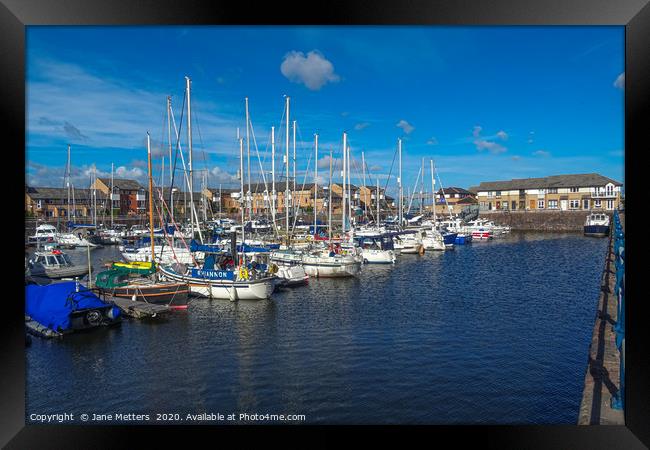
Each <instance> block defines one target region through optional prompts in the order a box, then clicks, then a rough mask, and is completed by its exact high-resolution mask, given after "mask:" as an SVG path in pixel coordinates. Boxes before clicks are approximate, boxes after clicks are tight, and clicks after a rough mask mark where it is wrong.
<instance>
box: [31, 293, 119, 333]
mask: <svg viewBox="0 0 650 450" xmlns="http://www.w3.org/2000/svg"><path fill="white" fill-rule="evenodd" d="M75 285H76V283H75V282H74V281H68V282H64V283H52V284H48V285H45V286H39V285H37V284H29V285H27V286H25V314H27V315H29V316H30V317H31V318H32V319H34V320H36V321H37V322H39V323H40V324H41V325H44V326H46V327H48V328H51V329H52V330H55V331H59V330H67V329H68V328H70V313H72V312H73V311H77V310H82V309H92V308H101V307H104V306H107V303H104V302H103V301H102V300H101V299H100V298H99V297H97V295H95V294H94V293H93V292H90V291H87V290H86V288H85V287H84V286H82V285H79V292H75Z"/></svg>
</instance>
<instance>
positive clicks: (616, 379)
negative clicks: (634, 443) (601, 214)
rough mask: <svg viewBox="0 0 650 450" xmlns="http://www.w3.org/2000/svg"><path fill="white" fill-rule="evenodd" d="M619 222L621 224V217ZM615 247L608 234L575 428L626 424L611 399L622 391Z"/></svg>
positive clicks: (620, 410)
mask: <svg viewBox="0 0 650 450" xmlns="http://www.w3.org/2000/svg"><path fill="white" fill-rule="evenodd" d="M621 219H622V223H623V224H624V216H623V215H622V214H621ZM614 248H615V245H614V239H613V238H612V235H611V233H610V237H609V246H608V248H607V255H606V257H605V264H604V267H603V273H602V276H601V281H600V292H599V296H598V306H597V308H596V314H595V321H594V327H593V331H592V337H591V344H590V346H589V356H588V360H587V370H586V374H585V384H584V390H583V393H582V401H581V402H580V410H579V411H578V421H577V422H578V425H624V424H625V417H624V412H623V409H615V408H613V407H612V400H613V397H615V396H616V395H617V394H620V393H619V390H620V389H621V379H620V378H621V377H620V374H621V372H620V362H621V357H620V353H619V350H618V348H617V346H616V331H615V329H614V327H615V325H616V323H617V321H618V320H619V318H618V304H617V300H618V298H617V293H616V270H617V269H616V262H615V259H616V256H615V254H614ZM624 351H625V348H624V347H623V352H624Z"/></svg>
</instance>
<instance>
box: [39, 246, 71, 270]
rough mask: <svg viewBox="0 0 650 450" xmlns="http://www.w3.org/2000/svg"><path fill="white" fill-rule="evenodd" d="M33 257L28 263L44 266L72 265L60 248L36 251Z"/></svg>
mask: <svg viewBox="0 0 650 450" xmlns="http://www.w3.org/2000/svg"><path fill="white" fill-rule="evenodd" d="M34 256H35V258H34V259H32V260H31V261H30V265H32V266H35V265H42V266H44V267H68V266H72V265H74V264H73V263H72V260H71V259H70V257H69V256H68V255H66V254H65V253H63V252H62V251H61V250H52V251H51V252H36V253H35V254H34Z"/></svg>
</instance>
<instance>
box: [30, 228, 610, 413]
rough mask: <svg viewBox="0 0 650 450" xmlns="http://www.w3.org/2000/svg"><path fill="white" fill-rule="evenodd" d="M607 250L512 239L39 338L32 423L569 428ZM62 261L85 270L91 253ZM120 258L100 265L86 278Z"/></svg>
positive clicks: (545, 238)
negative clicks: (261, 297) (84, 419)
mask: <svg viewBox="0 0 650 450" xmlns="http://www.w3.org/2000/svg"><path fill="white" fill-rule="evenodd" d="M606 247H607V240H606V239H594V238H586V237H583V236H582V235H580V234H575V233H567V234H557V233H554V234H550V233H517V232H513V233H512V234H511V235H509V236H508V237H505V238H502V239H495V240H493V241H491V242H475V243H473V244H471V245H466V246H457V248H456V250H455V251H450V252H445V253H434V252H428V253H426V254H425V255H424V256H418V255H403V256H400V257H398V261H397V263H396V264H395V265H394V266H381V265H374V266H373V265H366V266H365V267H364V268H363V271H362V274H361V276H359V277H358V278H354V279H339V280H332V279H320V280H318V279H312V280H310V282H309V285H307V286H304V287H298V288H294V289H291V290H284V291H281V292H276V293H274V295H273V298H272V299H271V300H267V301H259V302H245V301H240V302H238V303H231V302H229V301H224V300H212V301H210V300H207V299H202V298H196V299H194V300H193V302H192V303H191V304H190V307H189V309H188V310H187V311H178V312H175V313H174V314H173V315H172V316H171V317H170V319H169V320H166V321H164V322H151V321H136V320H130V319H126V320H124V321H123V323H121V324H120V325H117V326H115V327H111V328H103V329H100V330H95V331H93V332H89V333H82V334H76V335H70V336H66V337H65V338H64V339H63V340H59V341H57V340H43V339H39V338H34V339H33V342H32V345H31V346H30V347H28V348H26V364H27V395H26V409H27V420H28V421H29V416H30V414H32V413H36V414H51V413H65V412H67V413H74V414H75V415H76V417H78V415H79V414H82V413H86V414H91V415H92V414H93V413H97V414H115V413H124V414H126V413H136V414H149V415H150V416H151V417H152V419H153V418H154V417H155V415H156V413H172V414H174V413H179V414H180V415H181V417H182V418H184V417H185V415H186V414H187V413H192V414H196V413H215V414H216V413H222V414H225V415H227V414H229V413H237V414H239V413H250V414H255V413H258V414H266V413H269V414H304V415H305V416H306V422H307V423H328V424H365V423H396V424H399V423H423V424H531V423H534V424H575V423H576V420H577V415H578V408H579V405H580V400H581V396H582V388H583V383H584V376H585V370H586V367H587V366H586V365H587V355H588V348H589V343H590V340H591V330H592V327H593V324H594V317H595V316H594V315H595V311H596V303H597V298H598V290H599V286H598V285H599V279H600V276H601V272H602V268H603V264H604V257H605V252H606ZM69 253H71V256H73V258H75V259H77V260H79V261H85V257H86V253H85V250H83V251H81V250H76V251H70V252H69ZM117 257H119V253H118V252H117V249H116V248H114V247H107V248H103V249H98V250H94V251H93V252H92V259H93V262H94V270H93V271H95V270H98V269H101V263H102V262H103V261H107V260H111V259H115V258H117ZM89 423H92V422H89ZM147 423H153V421H152V422H147ZM185 423H187V422H185ZM211 423H213V422H211ZM289 423H296V422H289Z"/></svg>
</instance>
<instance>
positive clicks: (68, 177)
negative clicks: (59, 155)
mask: <svg viewBox="0 0 650 450" xmlns="http://www.w3.org/2000/svg"><path fill="white" fill-rule="evenodd" d="M65 173H66V182H65V186H66V188H67V189H68V222H69V221H70V220H71V216H70V144H68V161H67V164H66V169H65Z"/></svg>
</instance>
